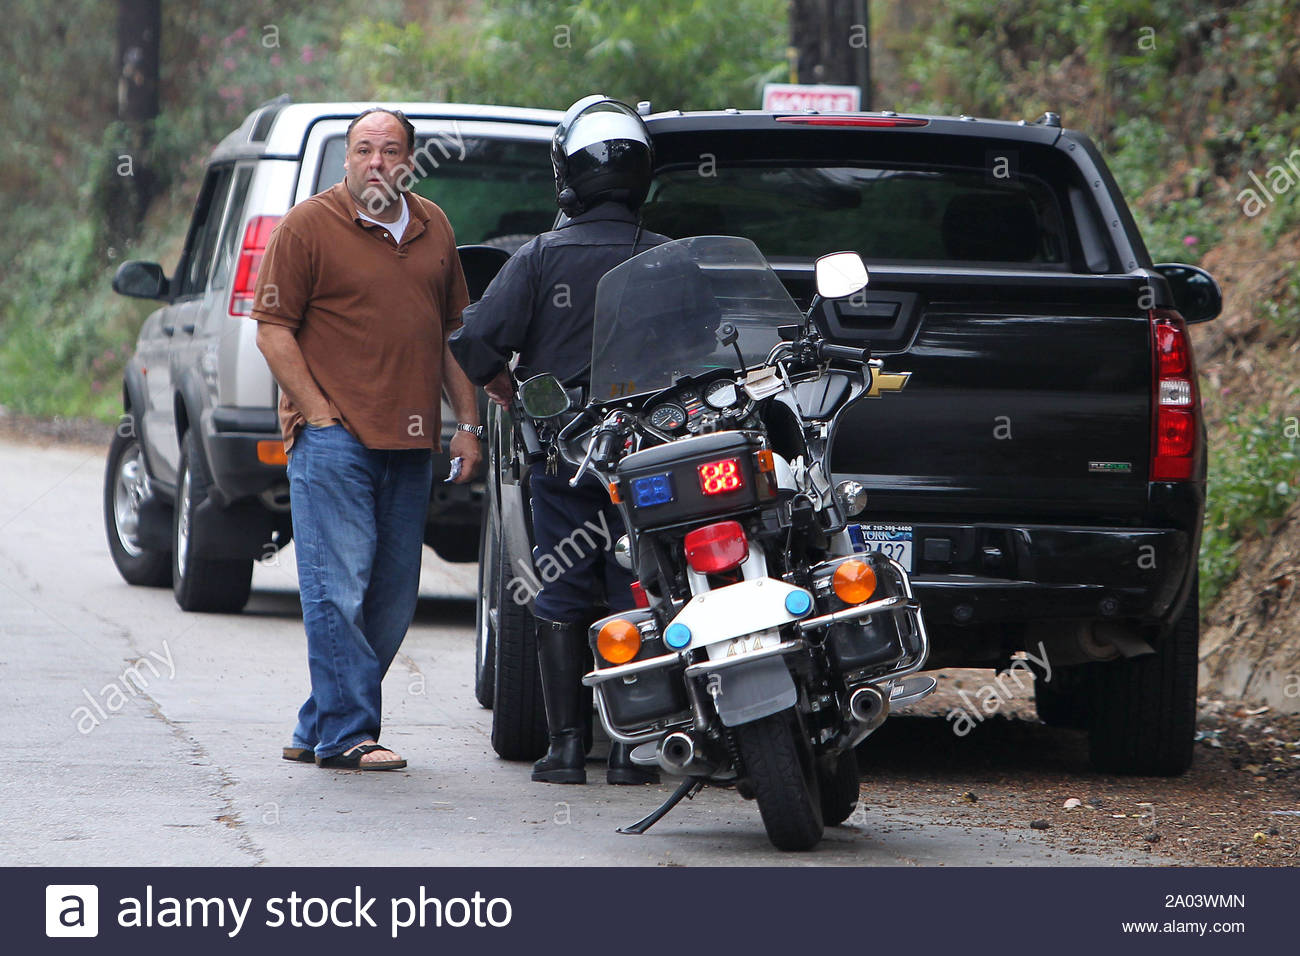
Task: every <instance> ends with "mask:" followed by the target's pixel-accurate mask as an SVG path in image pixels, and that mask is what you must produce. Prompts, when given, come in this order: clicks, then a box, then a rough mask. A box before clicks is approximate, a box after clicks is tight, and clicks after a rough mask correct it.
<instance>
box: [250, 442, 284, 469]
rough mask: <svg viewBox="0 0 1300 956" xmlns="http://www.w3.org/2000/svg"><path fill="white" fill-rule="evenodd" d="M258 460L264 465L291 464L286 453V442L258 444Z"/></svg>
mask: <svg viewBox="0 0 1300 956" xmlns="http://www.w3.org/2000/svg"><path fill="white" fill-rule="evenodd" d="M257 460H258V461H260V462H261V463H262V464H264V465H287V464H289V456H288V455H286V454H285V453H284V442H282V441H260V442H258V443H257Z"/></svg>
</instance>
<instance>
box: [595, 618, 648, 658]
mask: <svg viewBox="0 0 1300 956" xmlns="http://www.w3.org/2000/svg"><path fill="white" fill-rule="evenodd" d="M640 649H641V631H640V630H639V629H638V628H637V626H636V625H635V624H633V623H632V622H631V621H629V620H626V619H624V618H621V617H617V618H615V619H614V620H612V621H608V622H606V624H605V626H604V627H602V628H601V629H600V633H599V634H597V635H596V650H598V651H599V652H600V656H601V657H603V658H604V659H605V660H607V661H608V662H609V663H611V664H626V663H627V662H628V661H630V660H631V659H632V658H634V657H636V652H637V651H639V650H640Z"/></svg>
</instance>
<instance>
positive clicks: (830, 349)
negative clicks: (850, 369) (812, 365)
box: [817, 342, 871, 365]
mask: <svg viewBox="0 0 1300 956" xmlns="http://www.w3.org/2000/svg"><path fill="white" fill-rule="evenodd" d="M817 357H818V358H819V359H821V360H822V361H826V360H827V359H845V360H846V361H849V362H859V363H862V364H864V365H865V364H866V363H867V362H869V361H871V347H870V346H868V347H866V348H852V347H850V346H847V345H832V344H831V343H829V342H818V343H817Z"/></svg>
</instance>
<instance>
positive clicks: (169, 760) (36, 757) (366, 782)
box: [0, 441, 1154, 866]
mask: <svg viewBox="0 0 1300 956" xmlns="http://www.w3.org/2000/svg"><path fill="white" fill-rule="evenodd" d="M103 467H104V453H103V451H102V450H100V449H96V448H92V447H85V446H55V447H38V446H36V445H30V444H18V443H14V442H8V441H0V687H3V689H4V693H3V694H2V695H0V720H3V725H4V727H5V728H6V733H5V735H4V736H5V740H6V749H7V753H6V755H5V760H4V763H5V764H6V770H5V772H4V773H3V774H0V820H3V821H4V826H3V827H2V828H0V865H60V866H68V865H74V866H75V865H177V866H193V865H230V866H247V865H287V866H298V865H302V866H330V865H342V864H347V865H354V866H363V865H416V866H450V865H493V866H515V865H594V866H606V865H610V866H612V865H641V866H655V865H664V866H678V865H689V866H700V865H763V864H781V865H838V866H898V865H903V866H915V865H922V866H939V865H949V866H954V865H1026V864H1044V863H1045V864H1049V865H1096V864H1116V863H1118V864H1127V863H1142V864H1148V865H1149V864H1150V863H1152V862H1154V861H1153V859H1152V855H1151V854H1149V853H1148V854H1146V855H1145V856H1144V855H1143V854H1140V853H1138V852H1136V851H1131V850H1128V849H1106V848H1104V847H1102V846H1101V845H1086V846H1083V847H1080V848H1079V849H1077V850H1074V851H1071V853H1070V854H1069V855H1065V854H1062V853H1061V852H1059V850H1058V851H1057V852H1055V853H1053V848H1052V846H1051V844H1049V843H1047V842H1044V841H1043V840H1042V839H1041V838H1040V837H1041V835H1040V834H1038V833H1037V831H1033V830H1021V831H1014V830H1011V831H1009V830H1007V829H1006V828H1005V827H991V826H990V827H986V826H979V825H962V824H954V823H952V822H950V821H948V820H945V819H937V818H935V817H934V816H932V815H930V814H929V813H928V812H927V811H926V810H925V809H924V807H923V805H921V806H917V807H912V806H909V805H908V804H907V802H906V800H898V799H897V796H896V795H895V796H894V797H892V798H891V800H890V803H891V805H890V806H878V805H876V804H875V802H874V801H872V800H871V799H870V797H871V787H870V785H869V784H868V785H866V786H864V791H863V792H864V797H865V798H866V799H865V800H864V803H863V805H862V807H860V808H859V810H858V811H857V812H856V813H855V814H854V815H853V817H851V818H850V820H849V822H848V824H847V825H844V826H840V827H835V828H829V829H828V830H827V831H826V837H825V840H824V841H823V842H822V844H821V845H820V846H819V847H818V848H817V849H816V850H815V851H814V852H811V853H806V854H795V855H791V854H782V853H780V852H778V851H776V850H774V849H773V848H772V847H771V846H770V845H769V843H768V841H767V838H766V835H765V834H764V831H763V827H762V823H761V821H760V820H759V815H758V810H757V807H756V806H755V805H754V804H753V803H747V802H745V801H743V800H741V799H740V798H739V797H738V796H736V794H735V793H734V792H730V791H721V790H706V791H704V792H703V793H702V794H701V795H700V796H699V797H697V798H696V799H695V800H694V801H691V802H689V803H683V804H682V805H681V806H679V807H678V808H677V809H676V810H674V811H673V812H672V813H671V814H670V815H669V816H668V817H667V818H665V819H664V820H663V821H661V822H660V823H659V824H658V825H657V826H656V827H655V828H654V829H653V830H651V831H650V833H649V834H647V835H645V836H642V837H629V836H621V835H619V834H617V833H615V832H614V830H615V827H616V826H619V825H622V824H626V823H630V822H632V821H634V820H636V819H638V818H639V817H641V816H642V815H643V814H645V813H646V812H648V811H649V810H650V809H652V808H653V807H654V806H656V805H657V804H658V803H659V802H660V801H661V800H662V799H663V798H664V797H666V796H667V794H668V793H669V792H670V791H671V782H668V783H665V784H664V785H663V786H661V787H643V788H622V787H619V788H616V787H609V786H606V785H605V783H604V772H603V770H604V768H603V765H601V764H600V763H598V762H595V761H593V762H592V764H591V765H590V766H589V770H588V773H589V779H590V780H591V781H592V782H591V783H589V784H588V785H587V786H586V787H560V786H547V785H542V784H534V783H531V782H530V781H529V779H528V770H529V768H528V766H527V765H524V764H512V763H506V762H504V761H501V760H499V759H497V757H496V756H495V754H494V753H493V752H492V749H491V745H490V742H489V732H490V726H491V724H490V721H491V714H490V712H488V711H486V710H483V709H481V708H480V707H479V706H478V704H477V702H476V701H475V700H474V696H473V691H472V687H471V677H472V668H473V627H474V595H475V585H476V577H475V575H476V570H475V567H474V566H473V565H447V564H443V563H442V562H440V561H439V560H438V559H437V558H435V557H434V555H433V554H432V552H430V551H426V552H425V556H426V558H425V568H424V574H423V579H422V587H421V600H420V605H419V609H418V611H417V614H416V620H415V623H414V625H413V626H412V628H411V631H410V634H409V635H408V637H407V640H406V643H405V645H404V647H403V650H402V653H401V654H400V655H399V657H398V660H397V661H396V663H395V664H394V666H393V668H392V670H391V672H390V673H389V675H388V678H387V680H386V681H385V684H384V700H385V731H384V734H383V740H384V742H385V743H386V744H388V745H390V746H392V747H393V748H394V749H396V750H398V751H399V752H401V754H402V755H403V756H404V757H406V758H407V760H408V761H409V763H410V766H409V768H408V769H407V770H404V771H396V772H388V773H346V772H337V771H327V770H320V769H317V768H316V767H314V766H311V765H300V764H291V763H288V762H286V761H283V760H282V759H280V748H281V747H282V746H283V745H285V744H287V743H288V742H289V732H290V730H291V725H292V719H293V715H294V713H295V711H296V709H297V707H298V705H299V704H300V703H301V701H302V699H303V697H304V696H305V694H306V692H307V689H308V685H307V669H306V652H305V639H304V637H303V633H302V621H301V618H300V614H299V606H298V599H297V586H296V576H295V574H294V570H293V559H292V553H291V551H286V552H285V553H283V554H281V555H280V556H279V557H278V560H277V561H275V562H273V563H272V564H269V565H259V566H258V567H257V569H256V571H255V575H254V593H253V597H252V600H251V601H250V603H249V606H248V608H247V610H246V611H245V612H244V613H243V614H241V615H200V614H186V613H184V612H182V611H181V610H180V609H179V608H178V607H177V606H176V604H175V602H174V601H173V598H172V595H171V592H170V591H169V590H159V589H146V588H136V587H130V586H128V585H126V584H125V583H124V582H123V581H122V580H121V578H120V577H119V576H118V574H117V571H116V569H115V568H114V567H113V564H112V561H111V560H110V558H109V556H108V552H107V549H106V545H105V540H104V529H103V520H102V515H101V494H102V490H101V489H102V481H103ZM145 662H148V663H145ZM132 668H133V670H130V671H129V670H128V669H132ZM872 770H873V772H874V773H875V774H877V775H888V773H889V769H888V767H884V768H872Z"/></svg>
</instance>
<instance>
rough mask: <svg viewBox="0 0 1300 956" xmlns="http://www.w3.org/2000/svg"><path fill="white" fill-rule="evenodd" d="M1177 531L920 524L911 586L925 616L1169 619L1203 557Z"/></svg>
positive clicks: (971, 621)
mask: <svg viewBox="0 0 1300 956" xmlns="http://www.w3.org/2000/svg"><path fill="white" fill-rule="evenodd" d="M1190 540H1191V536H1190V535H1189V534H1188V533H1187V532H1185V531H1179V530H1174V529H1138V528H1091V527H1086V528H1085V527H1060V526H1050V527H1049V526H1034V525H1023V526H1016V527H1009V526H1005V525H991V524H990V525H985V524H978V525H916V526H914V527H913V541H914V545H913V547H914V567H915V569H916V570H915V573H914V574H913V576H912V585H913V587H914V589H915V591H916V595H917V598H918V599H919V600H920V602H921V607H922V608H923V610H924V613H925V616H926V620H927V622H934V623H936V624H941V623H945V622H946V623H951V624H957V625H978V624H988V623H999V622H1005V623H1014V622H1022V621H1036V620H1066V619H1075V620H1100V619H1113V620H1128V621H1137V622H1141V623H1145V624H1164V623H1166V622H1167V621H1168V620H1169V618H1170V617H1171V616H1173V615H1174V614H1176V613H1177V612H1178V611H1179V610H1181V606H1182V603H1183V600H1184V599H1185V597H1186V591H1187V586H1188V585H1189V582H1190V579H1191V575H1192V572H1193V571H1194V563H1195V558H1196V556H1195V555H1194V554H1192V553H1191V546H1190Z"/></svg>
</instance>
